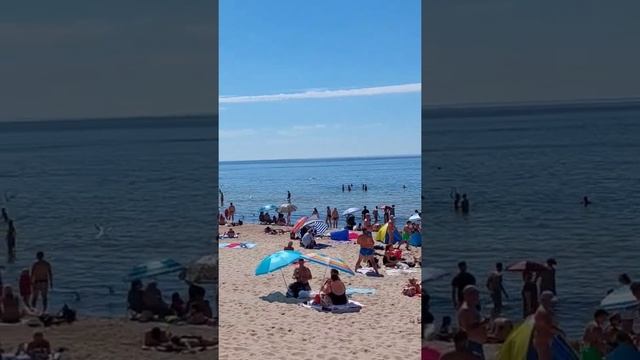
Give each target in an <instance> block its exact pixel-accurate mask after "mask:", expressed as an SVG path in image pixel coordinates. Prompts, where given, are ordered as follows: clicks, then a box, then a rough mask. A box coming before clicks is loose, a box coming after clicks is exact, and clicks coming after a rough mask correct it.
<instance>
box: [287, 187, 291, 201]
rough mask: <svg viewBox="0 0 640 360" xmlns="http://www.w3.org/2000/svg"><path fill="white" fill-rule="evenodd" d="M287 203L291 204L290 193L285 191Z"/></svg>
mask: <svg viewBox="0 0 640 360" xmlns="http://www.w3.org/2000/svg"><path fill="white" fill-rule="evenodd" d="M287 202H288V203H289V204H291V191H289V190H287Z"/></svg>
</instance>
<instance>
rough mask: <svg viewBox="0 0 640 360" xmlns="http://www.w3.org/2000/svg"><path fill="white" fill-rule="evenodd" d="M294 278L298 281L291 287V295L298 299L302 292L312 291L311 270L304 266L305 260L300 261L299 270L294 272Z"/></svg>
mask: <svg viewBox="0 0 640 360" xmlns="http://www.w3.org/2000/svg"><path fill="white" fill-rule="evenodd" d="M293 278H294V279H295V280H296V281H295V282H294V283H293V284H291V285H289V294H291V295H292V296H293V297H295V298H297V297H298V295H299V294H300V291H302V290H305V291H311V286H310V285H309V280H311V279H313V276H312V275H311V270H309V268H308V267H306V266H304V259H300V260H298V268H297V269H295V270H294V271H293Z"/></svg>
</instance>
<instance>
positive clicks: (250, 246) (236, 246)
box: [218, 242, 256, 249]
mask: <svg viewBox="0 0 640 360" xmlns="http://www.w3.org/2000/svg"><path fill="white" fill-rule="evenodd" d="M254 247H256V244H255V243H250V242H233V243H219V244H218V249H253V248H254Z"/></svg>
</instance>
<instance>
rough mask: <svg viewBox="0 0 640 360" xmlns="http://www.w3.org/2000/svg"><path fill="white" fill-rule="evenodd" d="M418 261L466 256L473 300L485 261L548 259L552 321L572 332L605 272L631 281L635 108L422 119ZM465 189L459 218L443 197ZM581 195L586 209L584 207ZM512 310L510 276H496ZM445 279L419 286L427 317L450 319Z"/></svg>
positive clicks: (515, 285) (637, 160) (638, 198)
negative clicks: (466, 203)
mask: <svg viewBox="0 0 640 360" xmlns="http://www.w3.org/2000/svg"><path fill="white" fill-rule="evenodd" d="M423 126H424V129H423V131H424V134H425V136H426V139H425V140H426V141H427V151H426V152H425V153H424V154H423V156H424V157H425V163H426V167H425V169H424V171H425V177H424V188H425V193H426V208H425V213H426V219H425V229H426V230H425V232H426V241H427V244H428V245H426V246H425V250H424V254H425V255H424V256H425V259H427V260H428V261H427V262H426V263H425V265H431V266H436V267H442V268H445V269H448V270H451V271H452V272H454V271H455V270H456V263H457V262H458V261H461V260H465V261H467V263H468V265H469V269H470V271H471V272H472V273H473V274H474V275H475V276H476V279H477V280H478V283H479V285H480V288H481V290H482V291H483V300H484V301H485V302H489V296H488V293H487V291H486V287H485V283H486V279H487V275H488V273H489V272H490V271H491V270H492V269H493V266H494V263H495V262H496V261H501V262H503V263H505V265H506V264H509V263H511V262H515V261H519V260H525V259H530V260H538V261H544V260H545V259H547V258H548V257H555V258H556V259H557V261H558V269H557V287H558V297H559V299H560V301H559V304H558V313H559V317H560V319H559V320H560V325H561V327H562V328H564V329H565V330H566V331H567V332H568V333H569V334H570V335H573V336H576V335H578V334H580V332H581V331H582V328H583V326H584V325H585V324H586V323H587V322H588V321H589V320H590V319H591V317H592V314H593V311H594V310H595V309H596V308H597V305H598V303H599V302H600V300H601V299H602V298H603V296H604V295H605V292H606V291H607V290H608V289H610V288H612V287H615V286H617V281H616V279H617V275H618V274H620V273H622V272H627V273H629V274H630V275H631V276H632V278H634V279H638V280H640V269H639V268H638V256H639V254H640V253H639V249H640V248H639V241H640V238H639V235H640V218H639V215H640V192H639V191H638V189H639V188H640V111H633V110H626V111H623V112H614V111H609V112H592V113H589V112H568V113H561V114H543V115H535V116H532V115H529V116H527V115H522V116H507V117H494V118H491V117H477V118H446V119H444V118H442V119H437V118H434V119H428V120H426V121H425V122H424V125H423ZM452 187H457V188H458V190H459V192H460V193H467V194H468V195H469V198H470V201H471V213H470V214H469V215H468V216H466V217H463V216H461V215H460V214H457V213H456V212H454V211H453V204H452V200H451V199H450V197H449V193H450V191H451V188H452ZM584 195H588V196H589V198H590V199H591V200H592V201H593V204H592V205H591V206H590V207H588V208H584V207H583V206H582V205H581V200H582V197H583V196H584ZM504 278H505V281H506V288H507V291H508V292H509V294H510V295H511V297H512V300H511V302H510V307H509V309H508V313H509V315H510V316H511V317H512V318H518V319H519V317H520V316H521V303H520V289H521V277H520V276H519V274H510V273H506V274H505V276H504ZM450 281H451V278H447V279H445V280H440V281H436V282H433V283H431V284H430V286H429V288H428V290H429V292H430V293H431V295H432V297H433V300H432V311H433V313H434V315H435V316H436V318H441V317H442V316H443V315H451V314H452V312H453V310H452V305H451V303H450V300H449V299H450V291H451V290H450V289H451V288H450Z"/></svg>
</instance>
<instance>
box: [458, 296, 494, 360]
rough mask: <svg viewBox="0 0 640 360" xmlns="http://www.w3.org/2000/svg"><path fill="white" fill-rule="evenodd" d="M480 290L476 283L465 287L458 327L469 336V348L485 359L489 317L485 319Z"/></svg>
mask: <svg viewBox="0 0 640 360" xmlns="http://www.w3.org/2000/svg"><path fill="white" fill-rule="evenodd" d="M478 305H480V292H479V291H478V288H476V287H475V285H467V286H465V287H464V289H463V301H462V304H461V305H460V308H459V309H458V327H459V328H460V330H462V331H464V332H466V333H467V336H468V337H469V339H468V343H467V346H468V347H467V348H468V350H469V351H470V352H471V353H473V355H475V356H476V357H477V358H478V359H480V360H484V349H483V344H484V343H485V342H486V341H487V328H486V325H487V324H488V322H489V319H483V318H482V315H481V314H480V311H478Z"/></svg>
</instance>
